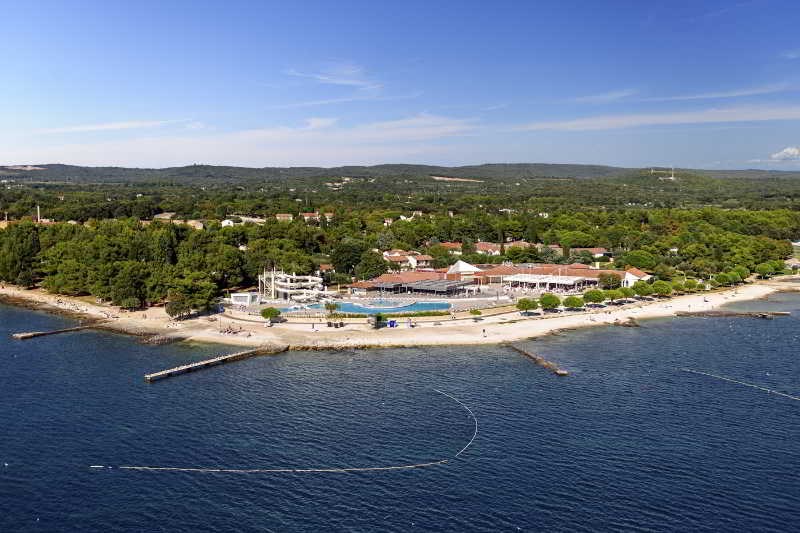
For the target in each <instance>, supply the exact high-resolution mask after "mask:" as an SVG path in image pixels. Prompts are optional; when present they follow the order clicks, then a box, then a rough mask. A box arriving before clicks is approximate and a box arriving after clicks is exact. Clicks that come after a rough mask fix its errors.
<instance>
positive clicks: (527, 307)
mask: <svg viewBox="0 0 800 533" xmlns="http://www.w3.org/2000/svg"><path fill="white" fill-rule="evenodd" d="M538 308H539V302H537V301H536V300H534V299H533V298H520V299H519V300H517V309H519V310H520V311H521V312H522V313H527V312H528V311H533V310H535V309H538Z"/></svg>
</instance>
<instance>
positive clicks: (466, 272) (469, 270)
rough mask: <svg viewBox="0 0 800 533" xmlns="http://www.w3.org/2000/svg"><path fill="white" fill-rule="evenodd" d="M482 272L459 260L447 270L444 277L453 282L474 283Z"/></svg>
mask: <svg viewBox="0 0 800 533" xmlns="http://www.w3.org/2000/svg"><path fill="white" fill-rule="evenodd" d="M482 272H483V270H481V269H480V268H478V267H476V266H475V265H470V264H469V263H467V262H466V261H461V260H460V259H459V260H458V261H456V262H455V263H454V264H453V265H451V266H450V268H449V269H447V274H446V277H447V279H449V280H455V281H470V282H472V281H474V280H475V279H477V275H478V274H480V273H482Z"/></svg>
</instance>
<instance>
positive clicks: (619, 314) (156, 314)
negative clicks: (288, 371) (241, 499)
mask: <svg viewBox="0 0 800 533" xmlns="http://www.w3.org/2000/svg"><path fill="white" fill-rule="evenodd" d="M791 279H793V280H797V278H796V277H795V278H791ZM798 290H800V284H792V283H786V282H785V281H779V280H758V281H755V282H753V283H749V284H747V285H741V286H739V287H734V288H730V289H725V290H717V291H712V292H703V293H695V294H687V295H682V296H675V297H672V298H669V299H666V300H652V301H637V302H635V303H631V304H625V305H622V306H613V307H605V308H601V309H595V310H592V311H584V312H578V313H568V312H566V313H557V314H556V313H554V314H552V315H534V316H529V317H525V316H522V315H520V313H519V312H510V313H504V314H495V315H489V316H485V317H482V318H480V319H479V320H473V319H459V320H457V321H450V320H444V319H440V320H436V321H434V320H431V321H419V322H417V327H415V328H407V327H400V328H397V329H389V328H382V329H380V330H375V329H373V328H371V327H370V326H368V325H367V324H352V323H350V324H347V325H346V327H345V328H343V329H335V330H328V329H327V328H324V327H321V328H320V329H317V328H316V326H311V323H292V322H289V323H281V324H279V325H276V326H273V327H265V326H264V324H263V323H259V322H253V321H252V320H251V321H247V320H240V319H238V318H237V317H236V316H235V315H231V314H230V313H228V312H226V313H221V314H218V315H211V316H201V317H196V318H192V319H187V320H183V321H180V322H176V321H173V320H172V319H170V318H169V317H168V316H167V315H166V313H165V311H164V309H163V308H150V309H148V310H146V311H135V312H120V311H119V310H118V309H117V308H115V307H111V306H107V305H100V304H95V303H90V302H87V301H86V300H87V299H85V298H84V299H82V298H73V297H67V296H60V295H53V294H49V293H47V292H45V291H43V290H42V289H32V290H26V289H20V288H17V287H13V286H10V285H5V286H3V287H2V288H0V303H6V304H9V305H13V306H19V307H25V308H29V309H34V310H40V311H45V312H50V313H56V314H60V315H63V316H68V317H70V318H73V319H76V320H81V321H87V320H88V321H96V322H97V324H96V325H92V327H93V328H94V329H99V330H105V331H112V332H116V333H123V334H128V335H134V336H138V337H145V336H148V337H159V338H161V340H163V341H164V342H201V343H213V344H225V345H229V346H237V347H242V346H243V347H258V346H261V345H267V344H269V345H287V346H289V350H347V349H372V348H401V347H402V348H408V347H422V346H455V345H471V346H475V345H482V344H502V343H509V342H518V341H524V340H529V339H534V338H538V337H543V336H546V335H552V334H559V333H564V332H566V331H569V330H576V329H583V328H587V327H594V326H613V325H624V324H625V323H628V322H630V321H631V320H633V321H639V320H643V319H652V318H667V317H675V316H676V314H677V313H679V312H682V313H686V312H696V311H709V310H711V309H716V308H718V307H719V306H722V305H725V304H729V303H735V302H742V301H748V300H757V299H763V298H766V297H768V296H770V295H771V294H774V293H777V292H787V291H788V292H794V291H798ZM706 300H707V301H706ZM87 325H88V324H87ZM223 325H225V326H226V327H225V328H223ZM310 327H313V328H314V329H310ZM230 330H235V331H237V333H236V334H230V333H226V331H230ZM484 332H485V333H484Z"/></svg>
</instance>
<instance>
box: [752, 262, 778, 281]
mask: <svg viewBox="0 0 800 533" xmlns="http://www.w3.org/2000/svg"><path fill="white" fill-rule="evenodd" d="M756 272H757V273H758V275H759V276H760V277H761V279H766V278H768V277H770V276H772V275H773V274H774V273H775V269H774V268H772V265H771V264H769V263H759V264H758V265H756Z"/></svg>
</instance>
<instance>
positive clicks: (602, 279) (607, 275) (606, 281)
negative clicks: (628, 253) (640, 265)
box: [597, 272, 622, 289]
mask: <svg viewBox="0 0 800 533" xmlns="http://www.w3.org/2000/svg"><path fill="white" fill-rule="evenodd" d="M597 284H598V285H599V286H600V288H601V289H616V288H618V287H619V286H620V285H622V278H621V277H620V276H619V274H614V273H612V272H604V273H602V274H600V275H599V276H597Z"/></svg>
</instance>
